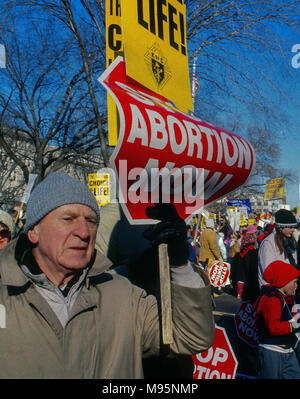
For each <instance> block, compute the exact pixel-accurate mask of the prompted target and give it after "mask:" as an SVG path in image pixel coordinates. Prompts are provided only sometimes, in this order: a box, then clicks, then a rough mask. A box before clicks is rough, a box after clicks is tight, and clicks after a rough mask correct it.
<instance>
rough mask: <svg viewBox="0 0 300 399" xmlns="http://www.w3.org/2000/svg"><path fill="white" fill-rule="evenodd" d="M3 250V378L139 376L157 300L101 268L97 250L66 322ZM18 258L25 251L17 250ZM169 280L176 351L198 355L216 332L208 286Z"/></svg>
mask: <svg viewBox="0 0 300 399" xmlns="http://www.w3.org/2000/svg"><path fill="white" fill-rule="evenodd" d="M15 248H16V242H15V241H13V242H11V243H10V244H9V245H8V246H7V247H6V249H5V250H3V251H2V252H1V255H0V275H1V286H0V327H1V328H0V342H1V350H0V378H77V379H81V378H142V377H143V371H142V356H150V355H155V354H158V351H159V345H160V333H159V317H158V309H157V301H156V299H155V298H154V297H153V296H147V295H146V293H145V292H144V291H143V290H142V289H140V288H138V287H136V286H134V285H132V284H131V283H130V282H129V280H127V279H126V278H124V277H121V276H118V275H115V274H112V273H110V272H106V271H105V270H107V269H108V267H109V266H110V261H109V260H108V259H107V258H105V257H104V256H103V255H101V254H97V257H96V259H95V262H94V264H93V265H92V267H91V268H90V270H89V272H88V276H87V279H86V281H85V284H84V285H83V287H82V288H81V291H80V293H79V295H78V297H77V299H76V302H75V304H74V306H73V308H72V309H71V314H70V318H69V321H68V322H67V324H66V326H65V328H63V327H62V325H61V324H60V322H59V320H58V318H57V316H56V315H55V313H54V312H53V310H52V309H51V308H50V306H49V305H48V303H47V301H46V300H45V299H44V298H43V297H42V296H41V295H40V294H39V292H38V291H37V289H36V288H35V285H34V284H33V283H32V282H31V280H29V279H28V278H27V277H26V275H25V274H24V273H23V272H22V270H21V269H20V267H19V266H18V263H17V261H16V258H15ZM16 252H17V259H19V258H21V255H22V254H20V253H19V254H18V251H16ZM202 277H203V279H204V280H205V282H206V286H205V287H204V288H199V289H198V288H197V289H196V288H186V287H182V286H179V285H176V284H172V301H173V333H174V343H173V344H172V345H171V349H172V351H173V352H175V353H182V354H195V353H199V352H200V351H203V350H206V349H208V348H209V347H210V346H211V345H212V343H213V339H214V321H213V315H212V302H211V295H210V286H209V283H208V279H207V277H206V276H205V274H204V273H203V274H202Z"/></svg>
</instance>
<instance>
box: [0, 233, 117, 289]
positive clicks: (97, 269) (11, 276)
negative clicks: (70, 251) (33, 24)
mask: <svg viewBox="0 0 300 399" xmlns="http://www.w3.org/2000/svg"><path fill="white" fill-rule="evenodd" d="M31 249H32V246H31V244H30V242H29V241H28V238H27V236H26V235H25V234H21V235H20V236H19V237H18V238H17V239H15V240H13V241H11V242H10V243H9V244H8V245H7V246H6V247H5V248H4V249H3V250H2V251H1V252H0V278H1V282H2V284H4V285H10V286H14V287H21V286H24V285H26V284H27V283H28V282H29V281H30V279H29V277H27V276H26V275H25V274H24V273H23V271H22V269H21V268H20V265H21V264H22V260H23V258H24V254H25V253H26V251H30V250H31ZM111 265H112V263H111V261H110V260H109V259H108V258H106V257H105V256H104V255H103V254H101V253H100V252H97V251H96V250H95V254H94V256H93V257H92V260H91V263H90V265H88V267H89V271H88V274H87V278H90V277H95V276H97V275H100V274H102V273H103V272H105V271H107V270H108V269H109V267H110V266H111Z"/></svg>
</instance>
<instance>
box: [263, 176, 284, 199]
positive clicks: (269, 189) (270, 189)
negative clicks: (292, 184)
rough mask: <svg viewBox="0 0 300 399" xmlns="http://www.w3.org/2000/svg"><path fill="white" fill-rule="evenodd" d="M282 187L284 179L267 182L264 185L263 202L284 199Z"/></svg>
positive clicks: (279, 178)
mask: <svg viewBox="0 0 300 399" xmlns="http://www.w3.org/2000/svg"><path fill="white" fill-rule="evenodd" d="M284 185H285V179H284V177H277V178H276V179H271V180H268V181H267V183H266V190H265V197H264V201H268V200H271V199H279V198H284Z"/></svg>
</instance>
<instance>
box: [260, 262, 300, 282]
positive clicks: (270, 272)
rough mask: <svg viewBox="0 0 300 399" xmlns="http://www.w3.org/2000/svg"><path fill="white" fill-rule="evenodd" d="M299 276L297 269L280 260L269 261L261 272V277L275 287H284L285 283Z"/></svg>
mask: <svg viewBox="0 0 300 399" xmlns="http://www.w3.org/2000/svg"><path fill="white" fill-rule="evenodd" d="M299 276H300V272H299V270H297V269H296V268H295V266H292V265H291V264H289V263H286V262H283V261H282V260H275V261H274V262H271V263H270V264H269V266H268V267H267V268H266V270H265V271H264V274H263V279H264V280H265V281H267V282H268V283H270V284H271V285H273V286H274V287H277V288H282V287H284V286H285V285H286V284H287V283H289V282H290V281H292V280H294V279H295V278H298V277H299Z"/></svg>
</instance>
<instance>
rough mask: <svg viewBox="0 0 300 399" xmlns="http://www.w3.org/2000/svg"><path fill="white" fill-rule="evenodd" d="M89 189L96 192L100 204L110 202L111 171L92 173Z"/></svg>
mask: <svg viewBox="0 0 300 399" xmlns="http://www.w3.org/2000/svg"><path fill="white" fill-rule="evenodd" d="M89 189H90V190H91V191H92V193H93V194H94V196H95V198H96V200H97V202H98V205H99V206H103V205H106V204H108V203H109V202H110V175H109V173H90V174H89Z"/></svg>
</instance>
